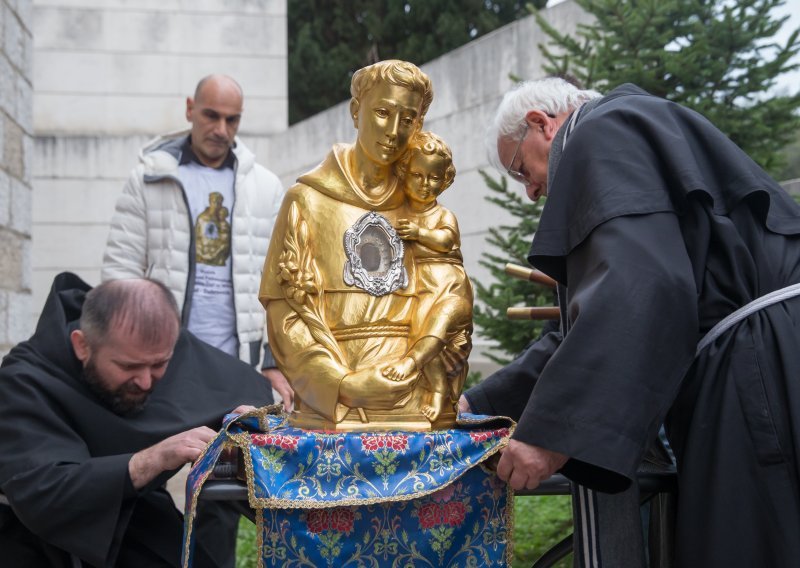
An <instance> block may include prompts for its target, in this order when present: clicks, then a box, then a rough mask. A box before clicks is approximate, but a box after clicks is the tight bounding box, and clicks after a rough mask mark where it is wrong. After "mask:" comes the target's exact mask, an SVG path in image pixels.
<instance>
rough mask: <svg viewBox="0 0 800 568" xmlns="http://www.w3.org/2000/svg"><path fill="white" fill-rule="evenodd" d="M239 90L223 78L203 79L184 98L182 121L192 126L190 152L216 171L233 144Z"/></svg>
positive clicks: (238, 116) (241, 100) (238, 117)
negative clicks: (184, 107)
mask: <svg viewBox="0 0 800 568" xmlns="http://www.w3.org/2000/svg"><path fill="white" fill-rule="evenodd" d="M243 104H244V95H243V93H242V87H241V86H240V85H239V83H237V82H236V81H235V80H233V79H232V78H231V77H228V76H227V75H208V76H207V77H203V78H202V79H201V80H200V82H199V83H197V88H196V89H195V92H194V97H188V98H187V99H186V120H188V121H189V122H190V123H191V124H192V131H191V139H192V150H193V151H194V153H195V155H196V156H197V158H198V159H199V160H200V162H201V163H202V164H203V165H205V166H208V167H210V168H218V167H220V166H221V165H222V164H223V163H224V162H225V159H226V158H227V157H228V152H229V151H230V149H231V147H232V146H233V145H234V139H235V137H236V133H237V132H238V130H239V123H240V121H241V118H242V108H243Z"/></svg>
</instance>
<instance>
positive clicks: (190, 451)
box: [128, 426, 217, 489]
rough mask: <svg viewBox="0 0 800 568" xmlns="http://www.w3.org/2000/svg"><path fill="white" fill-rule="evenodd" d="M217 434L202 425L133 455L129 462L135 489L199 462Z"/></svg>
mask: <svg viewBox="0 0 800 568" xmlns="http://www.w3.org/2000/svg"><path fill="white" fill-rule="evenodd" d="M216 435H217V433H216V432H215V431H214V430H212V429H211V428H208V427H207V426H199V427H197V428H194V429H192V430H187V431H186V432H181V433H180V434H175V435H174V436H170V437H169V438H167V439H165V440H162V441H161V442H159V443H158V444H156V445H155V446H150V447H149V448H145V449H144V450H142V451H140V452H137V453H135V454H133V456H131V459H130V461H129V462H128V471H129V472H130V475H131V481H132V482H133V487H134V488H136V489H141V488H142V487H144V486H145V485H147V484H148V483H150V482H151V481H152V480H153V479H155V478H156V477H157V476H158V475H159V474H160V473H162V472H164V471H169V470H172V469H178V468H179V467H181V466H182V465H183V464H185V463H189V462H193V461H195V460H196V459H197V458H198V457H199V456H200V454H201V453H202V452H203V450H204V449H205V448H206V446H207V445H208V443H209V442H210V441H211V440H213V439H214V436H216Z"/></svg>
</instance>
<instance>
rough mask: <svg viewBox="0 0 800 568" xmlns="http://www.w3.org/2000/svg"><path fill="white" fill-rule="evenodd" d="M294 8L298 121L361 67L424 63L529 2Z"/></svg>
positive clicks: (335, 97)
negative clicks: (395, 61) (399, 61)
mask: <svg viewBox="0 0 800 568" xmlns="http://www.w3.org/2000/svg"><path fill="white" fill-rule="evenodd" d="M546 2H547V0H536V1H535V2H534V3H533V4H534V6H536V7H537V8H543V7H544V5H545V3H546ZM287 8H288V21H289V22H288V25H289V63H288V64H289V122H290V123H292V124H293V123H295V122H297V121H299V120H302V119H304V118H306V117H309V116H311V115H313V114H315V113H317V112H320V111H322V110H325V109H326V108H328V107H330V106H332V105H334V104H336V103H340V102H342V101H345V100H347V99H348V98H349V97H350V77H351V76H352V74H353V73H354V72H355V71H356V69H359V68H361V67H364V66H365V65H369V64H371V63H375V62H376V61H380V60H383V59H403V60H405V61H410V62H412V63H415V64H417V65H422V64H423V63H426V62H428V61H430V60H431V59H434V58H436V57H438V56H440V55H442V54H444V53H447V52H448V51H452V50H453V49H455V48H457V47H459V46H461V45H464V44H465V43H467V42H469V41H471V40H473V39H475V38H477V37H480V36H482V35H484V34H486V33H488V32H490V31H492V30H494V29H496V28H498V27H500V26H503V25H505V24H507V23H509V22H513V21H514V20H515V19H517V18H519V17H522V16H526V15H528V11H527V8H526V3H525V1H524V0H405V1H403V2H398V1H397V0H348V1H347V2H330V1H326V0H289V2H288V5H287Z"/></svg>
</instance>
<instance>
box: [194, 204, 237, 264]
mask: <svg viewBox="0 0 800 568" xmlns="http://www.w3.org/2000/svg"><path fill="white" fill-rule="evenodd" d="M223 199H224V198H223V196H222V194H221V193H219V192H217V191H214V192H211V193H209V194H208V207H206V208H205V209H203V212H202V213H200V215H198V216H197V222H196V223H195V226H194V240H195V250H196V251H197V262H201V263H203V264H209V265H211V266H225V262H226V261H227V260H228V256H230V253H231V224H230V223H229V222H228V213H229V211H228V208H227V207H223V206H222V201H223Z"/></svg>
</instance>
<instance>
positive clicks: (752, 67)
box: [475, 0, 800, 363]
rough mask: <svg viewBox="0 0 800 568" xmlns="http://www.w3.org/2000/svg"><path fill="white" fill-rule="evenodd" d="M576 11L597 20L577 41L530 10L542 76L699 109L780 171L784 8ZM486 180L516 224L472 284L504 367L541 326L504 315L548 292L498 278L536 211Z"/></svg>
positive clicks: (484, 329) (752, 1)
mask: <svg viewBox="0 0 800 568" xmlns="http://www.w3.org/2000/svg"><path fill="white" fill-rule="evenodd" d="M576 2H577V4H579V5H580V6H581V7H582V8H583V9H584V10H585V11H587V12H588V13H590V14H592V15H593V16H594V18H595V21H594V23H593V24H591V25H581V26H579V27H578V31H577V33H576V34H575V36H570V35H567V34H562V33H560V32H559V31H558V30H556V29H554V28H553V27H552V26H550V25H549V24H548V23H547V22H546V21H545V20H544V19H543V18H542V17H541V15H540V14H539V13H538V10H537V9H536V8H535V7H532V8H531V11H532V12H533V13H534V14H535V15H536V18H537V21H538V23H539V25H540V26H541V27H542V29H543V30H544V31H545V32H546V33H547V35H548V37H549V39H550V41H549V44H548V45H541V44H540V45H539V49H541V50H542V53H543V54H544V56H545V59H546V61H547V62H548V63H547V65H546V67H545V71H546V72H547V73H548V74H551V75H559V76H571V77H574V78H575V79H576V80H577V82H578V83H581V84H582V86H583V87H584V88H594V89H597V90H600V91H601V92H602V91H605V90H607V89H609V88H613V87H615V86H617V85H620V84H622V83H627V82H631V83H635V84H637V85H639V86H640V87H642V88H643V89H645V90H646V91H648V92H650V93H652V94H654V95H657V96H660V97H665V98H667V99H670V100H673V101H675V102H678V103H681V104H683V105H685V106H688V107H690V108H693V109H695V110H697V111H698V112H700V113H702V114H703V115H705V116H706V117H707V118H709V119H710V120H711V121H712V122H713V123H714V124H715V125H716V126H717V127H718V128H720V129H721V130H722V131H723V132H725V133H726V134H728V136H729V137H730V138H731V139H732V140H733V141H734V142H736V144H738V145H739V146H740V147H741V148H742V149H743V150H744V151H745V152H747V153H748V154H749V155H750V156H751V157H752V158H753V159H754V160H755V161H756V162H758V163H759V164H760V165H761V166H762V167H764V168H765V169H766V170H767V171H769V172H771V173H778V172H780V171H782V170H781V168H782V165H783V162H784V160H785V154H783V153H781V149H782V148H783V147H784V146H786V144H787V143H789V142H791V141H794V140H796V133H797V131H798V126H800V118H798V114H797V108H798V106H800V91H798V92H796V93H794V94H789V95H785V94H770V90H771V89H772V88H773V87H774V86H775V81H776V79H777V77H779V76H780V75H782V74H784V73H786V72H788V71H792V70H794V69H796V68H798V65H799V64H798V63H795V62H793V61H795V60H796V59H797V58H796V57H795V56H796V55H797V53H798V51H800V42H799V41H798V35H799V34H800V30H795V31H794V32H793V33H792V34H791V35H790V36H789V39H788V40H787V42H786V44H785V45H778V44H776V43H775V41H774V39H773V36H774V35H775V33H776V32H777V31H778V30H779V29H780V28H781V26H782V25H783V24H784V23H785V21H786V18H776V17H774V16H772V13H773V10H774V9H775V8H776V7H778V6H780V5H782V4H783V0H576ZM482 175H483V176H484V179H485V180H486V183H487V186H488V187H489V189H490V190H491V191H492V192H493V193H494V195H491V196H490V197H487V199H488V200H489V201H490V202H492V203H495V204H496V205H499V206H500V207H503V208H505V209H507V210H509V211H510V212H511V213H512V214H513V215H514V216H515V217H516V218H518V219H519V224H518V225H516V226H505V227H498V228H496V229H493V230H491V231H490V237H489V239H488V242H489V243H490V244H491V245H492V246H493V247H494V248H495V249H496V250H497V251H498V252H497V253H496V254H484V257H483V260H482V261H481V264H482V265H484V266H486V267H487V268H488V269H489V270H490V271H491V274H492V277H493V282H492V283H490V284H489V285H488V286H487V285H482V284H481V283H479V282H475V288H476V296H477V299H478V300H479V302H478V303H477V305H476V309H475V323H476V325H477V327H478V328H479V330H480V333H481V335H482V336H484V337H486V338H488V339H490V340H491V341H493V342H494V344H495V346H496V348H497V349H499V350H500V351H502V352H503V354H501V355H491V354H489V357H490V358H491V359H493V360H494V361H496V362H498V363H504V362H506V361H507V356H508V355H511V356H514V355H517V354H518V353H519V352H520V351H521V350H522V349H523V348H524V347H525V346H526V345H527V344H528V343H529V342H530V341H531V340H533V339H535V338H536V337H537V336H538V335H539V332H540V329H541V325H542V323H541V322H520V321H508V320H507V319H506V317H505V310H506V308H508V307H510V306H519V305H525V306H542V305H552V303H553V297H552V294H551V293H550V292H549V291H548V290H547V289H545V288H543V287H541V286H536V285H534V284H532V283H530V282H524V281H520V280H517V279H514V278H512V277H509V276H507V275H506V274H505V273H504V272H503V267H504V266H505V263H506V262H514V263H517V264H522V265H524V266H527V260H526V255H527V252H528V249H529V248H530V242H531V239H532V237H533V233H534V232H535V231H536V227H537V225H538V219H539V214H540V213H541V207H542V202H540V203H539V204H533V203H529V202H527V200H525V199H524V197H521V192H517V191H516V190H513V189H512V191H508V189H507V187H506V181H505V178H503V179H501V181H500V182H497V181H496V180H494V179H492V178H490V177H489V176H487V175H486V174H485V173H483V172H482ZM514 185H516V184H514Z"/></svg>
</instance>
